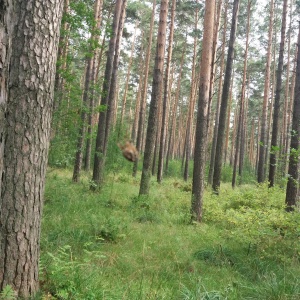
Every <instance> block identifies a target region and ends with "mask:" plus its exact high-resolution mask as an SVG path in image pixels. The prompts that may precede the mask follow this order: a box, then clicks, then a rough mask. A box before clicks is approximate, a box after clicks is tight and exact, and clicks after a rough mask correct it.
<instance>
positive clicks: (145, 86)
mask: <svg viewBox="0 0 300 300" xmlns="http://www.w3.org/2000/svg"><path fill="white" fill-rule="evenodd" d="M155 8H156V0H153V7H152V15H151V21H150V29H149V44H148V48H147V55H146V61H145V77H144V84H143V91H142V98H141V104H140V112H139V114H140V115H139V122H138V130H137V141H136V148H137V150H138V151H139V152H140V153H141V151H142V149H143V146H142V144H143V140H144V139H143V131H144V123H145V122H144V121H145V116H146V100H147V89H148V76H149V66H150V58H151V48H152V36H153V27H154V17H155ZM138 162H139V159H136V160H135V162H134V165H133V170H132V176H134V177H136V174H137V168H138Z"/></svg>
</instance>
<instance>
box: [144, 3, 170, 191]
mask: <svg viewBox="0 0 300 300" xmlns="http://www.w3.org/2000/svg"><path fill="white" fill-rule="evenodd" d="M167 16H168V0H162V1H161V4H160V16H159V27H158V34H157V48H156V58H155V66H154V71H153V83H152V94H151V102H150V111H149V119H148V128H147V137H146V145H145V153H144V162H143V171H142V178H141V183H140V191H139V194H140V195H142V194H149V189H150V179H151V166H152V162H153V154H154V151H153V150H154V149H153V147H154V143H155V133H156V130H157V122H158V115H157V112H158V103H159V98H160V93H161V88H162V84H163V77H162V76H163V66H164V57H165V43H166V29H167Z"/></svg>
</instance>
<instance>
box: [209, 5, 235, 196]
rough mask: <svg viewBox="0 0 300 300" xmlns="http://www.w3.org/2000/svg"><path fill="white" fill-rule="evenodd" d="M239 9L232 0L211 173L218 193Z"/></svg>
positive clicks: (214, 188) (214, 187)
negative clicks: (213, 162) (213, 165)
mask: <svg viewBox="0 0 300 300" xmlns="http://www.w3.org/2000/svg"><path fill="white" fill-rule="evenodd" d="M238 10H239V0H234V2H233V13H232V23H231V30H230V40H229V47H228V54H227V62H226V70H225V77H224V85H223V91H222V101H221V109H220V112H221V113H220V118H219V128H218V138H217V144H216V156H215V168H214V175H213V184H212V187H213V190H214V191H215V193H217V194H218V193H219V189H220V183H221V170H222V158H223V149H224V140H225V127H226V117H227V106H228V98H229V97H228V96H229V89H230V82H231V76H232V65H233V57H234V43H235V35H236V28H237V17H238Z"/></svg>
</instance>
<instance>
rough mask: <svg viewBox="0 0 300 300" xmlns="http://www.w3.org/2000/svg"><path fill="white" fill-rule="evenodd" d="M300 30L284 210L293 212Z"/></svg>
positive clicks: (299, 141) (299, 136) (299, 140)
mask: <svg viewBox="0 0 300 300" xmlns="http://www.w3.org/2000/svg"><path fill="white" fill-rule="evenodd" d="M299 46H300V28H299V34H298V54H297V67H296V85H295V93H294V108H293V121H292V133H291V144H290V158H289V170H288V174H289V177H288V182H287V188H286V199H285V203H286V210H287V211H293V210H294V207H295V205H296V204H297V200H298V199H297V194H298V190H299V147H300V119H299V118H300V51H299Z"/></svg>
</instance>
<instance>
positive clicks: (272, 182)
mask: <svg viewBox="0 0 300 300" xmlns="http://www.w3.org/2000/svg"><path fill="white" fill-rule="evenodd" d="M286 15H287V0H283V10H282V24H281V41H280V48H279V58H278V67H277V74H276V75H277V78H276V93H275V99H274V115H273V126H272V139H271V150H270V167H269V186H270V187H273V186H274V185H275V172H276V161H277V160H276V154H277V152H278V150H277V147H278V141H277V140H278V131H279V113H280V96H281V85H282V73H283V59H284V44H285V29H286Z"/></svg>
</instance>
